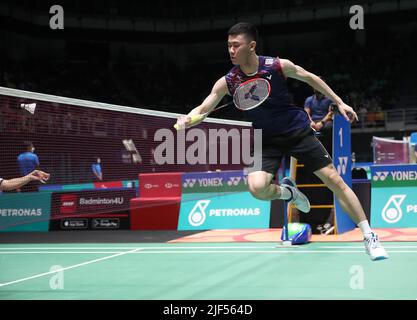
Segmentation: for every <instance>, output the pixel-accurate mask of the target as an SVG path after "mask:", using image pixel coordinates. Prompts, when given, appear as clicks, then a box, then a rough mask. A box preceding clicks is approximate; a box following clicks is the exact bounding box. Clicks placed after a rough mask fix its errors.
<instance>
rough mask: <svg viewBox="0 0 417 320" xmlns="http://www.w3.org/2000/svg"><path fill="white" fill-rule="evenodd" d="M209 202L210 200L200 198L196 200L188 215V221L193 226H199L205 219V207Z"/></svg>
mask: <svg viewBox="0 0 417 320" xmlns="http://www.w3.org/2000/svg"><path fill="white" fill-rule="evenodd" d="M209 204H210V200H200V201H198V202H197V203H196V204H195V206H194V208H193V209H192V210H191V212H190V214H189V215H188V222H189V223H190V225H192V226H193V227H198V226H201V225H202V224H203V223H204V221H206V212H205V210H206V208H207V206H208V205H209Z"/></svg>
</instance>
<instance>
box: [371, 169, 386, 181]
mask: <svg viewBox="0 0 417 320" xmlns="http://www.w3.org/2000/svg"><path fill="white" fill-rule="evenodd" d="M387 176H388V171H380V172H375V175H374V176H373V177H372V179H373V180H374V181H378V180H381V181H384V180H385V179H386V178H387Z"/></svg>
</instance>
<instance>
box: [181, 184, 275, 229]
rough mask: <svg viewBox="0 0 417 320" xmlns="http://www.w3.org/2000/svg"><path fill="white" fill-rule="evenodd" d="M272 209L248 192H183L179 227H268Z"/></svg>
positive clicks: (269, 204) (267, 202)
mask: <svg viewBox="0 0 417 320" xmlns="http://www.w3.org/2000/svg"><path fill="white" fill-rule="evenodd" d="M270 209H271V202H270V201H261V200H257V199H255V198H254V197H253V196H252V195H251V194H250V193H249V192H238V193H234V194H226V195H222V194H216V193H199V194H198V193H197V194H196V193H193V194H184V195H183V197H182V200H181V209H180V217H179V222H178V230H208V229H250V228H269V218H270Z"/></svg>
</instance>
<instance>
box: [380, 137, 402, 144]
mask: <svg viewBox="0 0 417 320" xmlns="http://www.w3.org/2000/svg"><path fill="white" fill-rule="evenodd" d="M373 138H374V139H375V140H377V141H382V142H388V143H402V144H407V143H408V142H407V141H403V140H393V139H387V138H380V137H376V136H373Z"/></svg>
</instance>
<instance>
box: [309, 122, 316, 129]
mask: <svg viewBox="0 0 417 320" xmlns="http://www.w3.org/2000/svg"><path fill="white" fill-rule="evenodd" d="M310 127H311V129H313V130H316V131H317V128H316V123H315V122H314V121H311V122H310Z"/></svg>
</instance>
